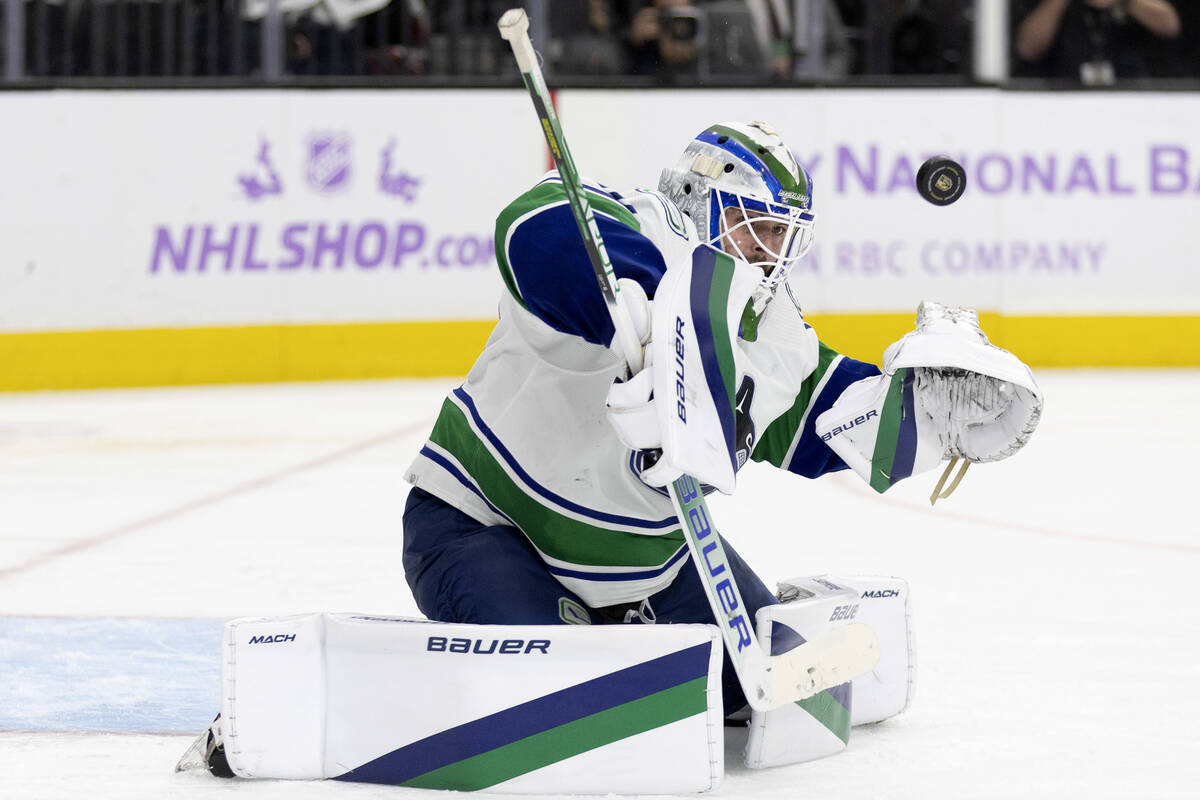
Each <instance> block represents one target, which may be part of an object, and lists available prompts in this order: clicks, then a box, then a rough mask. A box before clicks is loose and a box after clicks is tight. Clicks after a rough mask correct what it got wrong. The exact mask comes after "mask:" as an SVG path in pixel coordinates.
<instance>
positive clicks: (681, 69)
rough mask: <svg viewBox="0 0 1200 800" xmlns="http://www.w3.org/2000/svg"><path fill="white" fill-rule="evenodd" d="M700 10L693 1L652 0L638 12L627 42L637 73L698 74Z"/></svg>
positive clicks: (634, 69)
mask: <svg viewBox="0 0 1200 800" xmlns="http://www.w3.org/2000/svg"><path fill="white" fill-rule="evenodd" d="M699 16H700V14H699V10H698V9H697V8H696V5H695V3H692V2H690V0H650V1H649V2H647V3H646V4H645V5H644V6H643V7H642V8H641V9H639V10H638V11H637V12H636V13H635V14H634V15H633V19H632V21H631V22H630V24H629V35H628V36H627V37H626V43H627V47H628V53H629V68H630V71H631V72H632V73H633V74H634V75H661V74H677V73H683V74H694V73H695V72H696V68H697V65H698V62H699V58H698V57H699V53H698V49H697V45H698V38H699Z"/></svg>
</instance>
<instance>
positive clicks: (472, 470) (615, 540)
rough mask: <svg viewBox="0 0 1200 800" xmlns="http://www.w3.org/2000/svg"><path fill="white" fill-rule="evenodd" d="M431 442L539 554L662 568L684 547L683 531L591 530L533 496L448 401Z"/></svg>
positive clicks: (577, 562) (583, 561) (584, 562)
mask: <svg viewBox="0 0 1200 800" xmlns="http://www.w3.org/2000/svg"><path fill="white" fill-rule="evenodd" d="M429 440H430V442H432V443H434V444H436V445H437V446H438V447H441V448H442V449H444V450H445V451H446V452H448V453H449V454H450V455H452V456H453V457H454V458H455V460H457V461H458V463H459V464H461V465H462V467H463V469H465V470H466V471H467V473H468V474H469V475H470V477H471V478H472V479H473V480H474V481H475V484H476V487H477V488H478V489H479V490H480V491H481V492H482V493H483V494H484V495H485V496H486V498H487V501H488V502H489V503H491V504H492V505H493V506H495V507H496V508H498V509H499V510H500V512H501V513H502V514H504V516H506V517H508V518H509V519H511V520H512V521H513V522H514V523H516V525H517V527H519V528H520V529H521V531H522V533H524V534H525V536H527V537H528V538H529V540H530V542H532V543H533V545H534V547H536V548H537V549H538V550H539V551H540V552H541V553H543V554H544V555H545V556H548V557H549V558H553V559H556V560H559V561H562V562H565V563H568V564H574V565H580V566H587V567H633V568H646V567H660V566H662V565H663V564H665V563H666V562H667V561H668V560H670V558H671V557H672V556H673V555H674V554H675V553H676V551H678V550H679V548H680V547H681V546H682V545H683V531H682V530H680V529H678V528H675V529H673V530H671V531H670V532H668V533H664V534H662V535H658V536H655V535H647V534H644V533H641V534H639V533H630V532H627V531H620V530H613V529H611V528H602V527H599V526H595V525H590V524H588V523H586V522H582V521H580V520H577V519H574V518H572V517H569V516H567V515H565V514H562V513H560V512H558V511H556V510H554V509H553V508H550V507H548V506H546V505H543V504H542V503H543V500H541V499H539V498H535V497H532V496H530V494H529V493H528V492H527V491H526V489H525V488H523V486H522V485H521V484H519V483H518V482H517V481H516V479H515V478H514V477H513V476H512V475H511V474H510V473H509V471H508V470H507V469H506V468H505V466H504V465H503V464H502V463H501V462H500V461H499V460H498V459H497V457H496V456H495V455H493V453H492V452H491V450H490V449H489V448H488V447H487V444H486V443H485V442H484V441H483V440H482V439H480V437H479V435H478V434H477V433H476V432H475V430H474V428H472V427H471V425H470V422H469V420H468V419H467V416H466V413H465V412H464V411H463V410H462V409H461V408H459V406H458V405H457V404H456V403H454V402H453V401H452V400H451V399H450V398H447V399H446V401H445V402H444V403H443V404H442V411H441V414H440V415H439V416H438V419H437V422H436V423H434V426H433V432H432V433H431V434H430V437H429Z"/></svg>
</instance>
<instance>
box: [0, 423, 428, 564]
mask: <svg viewBox="0 0 1200 800" xmlns="http://www.w3.org/2000/svg"><path fill="white" fill-rule="evenodd" d="M429 425H430V423H429V422H428V421H422V422H418V423H415V424H413V425H407V426H405V427H403V428H399V429H397V430H394V431H390V432H388V433H383V434H380V435H379V436H374V437H371V438H370V439H364V440H362V441H361V442H355V443H354V444H351V445H347V446H346V447H343V448H341V449H340V450H334V451H333V452H332V453H327V454H325V455H323V456H321V457H319V458H314V459H312V460H311V461H305V462H303V463H300V464H296V465H294V466H291V467H287V468H286V469H282V470H279V471H278V472H274V473H271V474H270V475H264V476H263V477H261V478H255V479H254V480H250V481H246V482H244V483H239V484H236V485H234V486H231V487H229V488H228V489H222V490H221V491H219V492H214V493H213V494H209V495H205V496H204V497H199V498H197V499H195V500H190V501H188V502H186V503H184V504H183V505H180V506H176V507H175V508H169V509H167V510H166V511H160V512H159V513H157V514H152V515H151V516H149V517H144V518H142V519H139V520H135V521H133V522H128V523H126V524H124V525H120V526H118V527H116V528H112V529H111V530H107V531H104V532H102V533H98V534H96V535H94V536H89V537H87V538H85V539H80V540H78V541H74V542H71V543H70V544H66V545H63V546H62V547H59V548H56V549H54V550H50V551H49V552H46V553H42V554H41V555H38V556H34V557H33V558H31V559H29V560H28V561H26V562H25V563H24V564H17V565H16V566H15V567H7V568H5V569H0V580H4V579H5V578H11V577H12V576H14V575H19V574H20V573H22V572H28V571H29V570H31V569H34V568H36V567H40V566H42V565H44V564H47V563H49V562H51V561H54V560H55V559H58V558H62V557H63V556H69V555H73V554H75V553H79V552H82V551H84V550H90V549H91V548H93V547H97V546H98V545H102V544H105V543H107V542H111V541H113V540H114V539H119V538H121V537H122V536H125V535H127V534H130V533H134V532H136V531H140V530H144V529H145V528H149V527H151V526H153V525H157V524H158V523H160V522H165V521H166V520H169V519H174V518H175V517H179V516H183V515H184V514H187V513H189V512H191V511H195V510H196V509H198V508H204V507H205V506H210V505H213V504H214V503H219V502H221V501H222V500H228V499H229V498H230V497H236V496H237V495H240V494H246V493H247V492H252V491H254V490H256V489H261V488H263V487H265V486H270V485H271V484H273V483H278V482H279V481H281V480H284V479H285V478H290V477H291V476H293V475H295V474H297V473H300V472H305V471H306V470H310V469H316V468H317V467H323V466H325V465H326V464H331V463H333V462H334V461H338V460H340V459H343V458H346V457H347V456H352V455H355V454H357V453H361V452H362V451H364V450H369V449H371V448H372V447H378V446H379V445H381V444H387V443H388V442H390V441H392V440H394V439H399V438H401V437H404V436H409V435H411V434H413V433H415V432H416V431H418V430H420V429H421V428H424V427H428V426H429Z"/></svg>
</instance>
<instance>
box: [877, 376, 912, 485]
mask: <svg viewBox="0 0 1200 800" xmlns="http://www.w3.org/2000/svg"><path fill="white" fill-rule="evenodd" d="M907 376H908V370H907V369H898V370H896V374H895V375H893V376H892V380H891V383H889V384H888V391H887V397H885V398H884V400H883V409H882V410H881V411H880V413H879V432H878V433H877V434H876V435H875V452H874V453H872V454H871V488H872V489H874V490H875V491H877V492H883V491H886V490H887V488H888V487H889V486H891V485H892V462H893V461H894V460H895V458H896V442H898V441H899V440H900V422H901V420H902V418H903V414H904V379H905V378H906V377H907Z"/></svg>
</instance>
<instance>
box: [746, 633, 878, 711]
mask: <svg viewBox="0 0 1200 800" xmlns="http://www.w3.org/2000/svg"><path fill="white" fill-rule="evenodd" d="M878 663H879V637H878V636H876V635H875V631H873V630H871V628H870V626H868V625H864V624H863V623H861V622H856V623H853V624H850V625H844V626H842V627H840V628H834V629H833V630H831V631H830V632H829V633H827V634H825V635H824V636H821V637H819V638H816V639H811V640H809V641H807V642H805V643H804V644H802V645H800V646H799V647H797V648H795V649H792V650H789V651H788V652H786V653H783V654H781V655H777V656H772V657H771V658H770V665H771V667H770V669H771V672H770V675H771V691H770V698H769V704H770V708H779V707H780V706H785V705H787V704H788V703H794V702H796V701H797V700H803V699H805V698H806V697H812V696H813V695H814V694H817V693H818V692H823V691H825V690H826V689H831V688H833V687H834V686H840V685H841V684H843V683H846V682H847V681H850V680H853V679H855V678H857V677H858V676H859V675H865V674H866V673H868V672H870V671H871V670H873V669H875V665H876V664H878ZM760 710H769V709H760Z"/></svg>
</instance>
